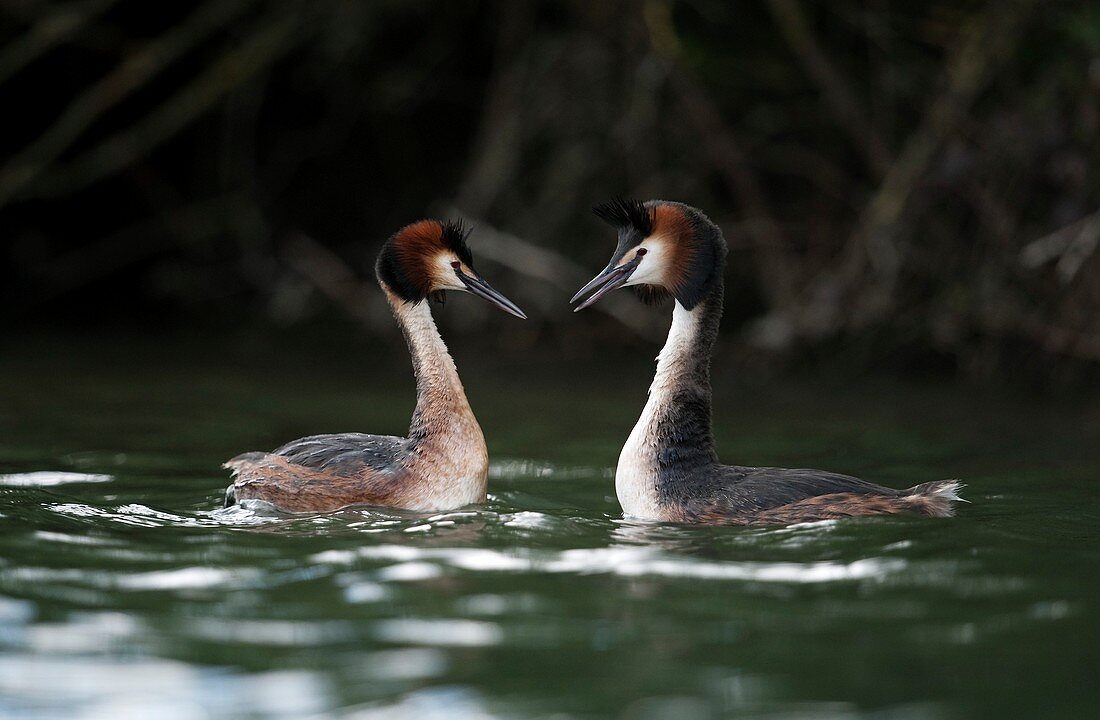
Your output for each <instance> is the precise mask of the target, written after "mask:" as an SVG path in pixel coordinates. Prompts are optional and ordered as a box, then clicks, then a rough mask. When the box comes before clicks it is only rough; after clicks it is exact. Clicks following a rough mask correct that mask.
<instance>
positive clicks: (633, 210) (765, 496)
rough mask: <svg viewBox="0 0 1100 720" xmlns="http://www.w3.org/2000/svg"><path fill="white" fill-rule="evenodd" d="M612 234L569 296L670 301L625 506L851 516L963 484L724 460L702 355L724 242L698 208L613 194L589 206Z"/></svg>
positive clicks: (786, 518) (710, 337) (670, 518)
mask: <svg viewBox="0 0 1100 720" xmlns="http://www.w3.org/2000/svg"><path fill="white" fill-rule="evenodd" d="M595 213H596V215H597V216H599V217H600V218H601V219H603V220H605V221H606V222H608V223H609V224H611V225H612V226H614V227H615V228H616V229H617V230H618V233H619V241H618V245H617V246H616V248H615V252H614V254H613V255H612V256H611V262H610V263H609V264H608V265H607V267H606V268H605V269H604V271H603V272H601V273H600V274H599V275H597V276H596V277H595V278H593V279H592V281H591V282H589V283H588V284H587V285H585V286H584V287H583V288H581V290H580V291H579V292H578V293H577V294H576V295H575V296H574V297H573V300H572V301H571V302H577V301H578V300H581V299H582V298H586V299H584V301H583V302H581V303H580V305H578V306H577V308H576V309H577V310H581V309H583V308H586V307H588V306H589V305H591V304H592V303H594V302H596V301H597V300H599V299H600V298H601V297H603V296H604V295H606V294H607V293H609V292H611V291H612V290H614V289H615V288H619V287H624V286H628V285H634V286H638V291H639V294H641V295H642V296H643V299H647V300H653V299H658V298H660V297H661V296H663V295H671V296H672V297H673V299H674V301H675V309H674V310H673V313H672V327H671V328H670V329H669V333H668V340H667V341H666V342H665V346H664V348H663V349H662V350H661V354H660V355H659V356H658V358H657V372H656V375H655V376H654V378H653V384H652V386H650V388H649V399H648V400H647V402H646V405H645V409H644V410H642V416H641V417H640V418H639V419H638V423H637V424H636V425H635V426H634V430H633V431H632V432H631V433H630V437H629V438H628V439H627V441H626V445H624V446H623V449H622V453H621V454H620V455H619V464H618V467H617V468H616V470H615V492H616V494H617V495H618V496H619V503H620V504H621V505H622V507H623V513H624V514H625V515H629V516H634V517H638V518H642V519H647V520H659V521H666V522H688V523H706V524H725V525H748V524H785V523H794V522H808V521H813V520H825V519H829V518H841V517H851V516H857V515H887V514H893V513H905V512H910V513H918V514H922V515H931V516H936V517H944V516H949V515H951V514H952V506H951V503H952V501H954V500H958V499H959V497H958V491H959V489H960V488H961V487H962V485H961V484H960V483H959V482H958V481H955V480H942V481H937V482H928V483H924V484H922V485H917V486H916V487H912V488H909V489H908V490H895V489H893V488H888V487H882V486H881V485H875V484H873V483H869V482H865V481H863V480H859V479H857V478H854V477H849V476H847V475H839V474H837V473H831V472H825V471H822V470H787V469H782V468H764V467H743V466H740V465H721V464H719V462H718V457H717V455H716V454H715V452H714V439H713V437H712V435H711V411H710V408H711V390H710V361H711V352H712V350H713V349H714V343H715V339H716V338H717V336H718V324H719V321H720V320H721V317H722V292H723V288H722V269H723V266H724V264H725V258H726V242H725V240H724V239H723V238H722V232H721V231H720V230H719V229H718V227H717V226H716V225H715V224H714V223H713V222H711V221H710V219H709V218H707V216H706V215H704V214H703V213H702V212H700V211H699V210H697V209H695V208H693V207H689V206H687V205H683V204H681V203H676V202H665V201H663V200H650V201H648V202H645V203H641V202H637V201H627V200H615V201H613V202H610V203H608V204H606V205H601V206H599V207H597V208H595Z"/></svg>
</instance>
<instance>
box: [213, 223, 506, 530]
mask: <svg viewBox="0 0 1100 720" xmlns="http://www.w3.org/2000/svg"><path fill="white" fill-rule="evenodd" d="M468 234H469V233H468V232H467V231H465V230H464V229H463V228H462V227H461V226H460V225H459V224H457V223H451V224H444V223H440V222H438V221H435V220H424V221H421V222H418V223H414V224H412V225H409V226H408V227H406V228H403V229H402V230H400V231H398V232H397V233H396V234H395V235H394V236H393V237H391V238H390V239H389V240H388V241H387V243H386V244H385V245H384V246H383V248H382V251H381V253H380V255H379V258H378V263H377V265H376V271H377V275H378V281H379V284H380V285H381V286H382V290H383V292H384V293H385V296H386V300H387V301H388V302H389V304H390V307H391V308H392V310H393V314H394V317H395V318H396V319H397V323H398V325H400V327H401V331H402V333H403V335H404V336H405V340H406V342H407V343H408V346H409V351H410V354H411V355H412V359H413V371H414V374H415V375H416V390H417V401H416V409H415V410H414V412H413V417H412V422H411V424H410V427H409V435H408V437H403V438H402V437H394V436H389V435H365V434H362V433H341V434H336V435H313V436H310V437H305V438H301V439H299V440H295V441H293V442H290V443H287V444H286V445H283V446H282V447H280V448H277V449H276V450H273V451H272V452H270V453H263V452H249V453H244V454H242V455H238V456H237V457H235V458H233V459H232V460H230V461H228V462H227V463H225V467H226V468H228V469H230V470H231V471H232V473H233V477H234V480H233V484H232V485H230V486H229V488H228V489H227V490H226V499H225V504H226V506H229V505H232V504H235V503H239V502H241V501H243V500H248V499H256V500H262V501H265V502H268V503H270V504H272V505H274V506H276V507H278V508H280V509H282V510H286V511H291V512H324V511H329V510H337V509H340V508H343V507H348V506H351V505H373V506H382V507H397V508H404V509H409V510H417V511H439V510H448V509H452V508H456V507H461V506H463V505H470V504H473V503H478V502H483V501H484V500H485V492H486V483H487V479H488V471H489V453H488V451H487V449H486V446H485V437H484V435H483V434H482V432H481V427H480V426H479V425H478V422H477V418H475V417H474V413H473V410H471V409H470V404H469V402H468V401H467V399H466V393H465V391H464V389H463V387H462V382H461V381H460V380H459V377H458V371H457V370H456V368H455V364H454V361H453V360H452V359H451V356H450V353H449V352H448V351H447V347H446V345H444V343H443V339H442V338H441V337H440V335H439V331H438V329H437V328H436V325H435V321H434V320H433V318H432V314H431V309H430V308H429V305H428V298H429V296H433V295H434V294H436V293H441V292H443V291H446V290H457V291H462V292H470V293H472V294H475V295H478V296H479V297H482V298H484V299H486V300H488V301H489V302H491V303H492V304H494V305H496V306H498V307H500V308H501V309H502V310H505V311H506V312H508V313H511V314H512V315H516V316H517V317H520V318H523V317H525V316H524V314H523V312H522V311H521V310H520V309H519V308H518V307H516V306H515V304H514V303H512V302H511V301H510V300H508V299H507V298H505V297H504V296H503V295H501V294H500V293H498V292H497V291H496V290H494V289H493V288H492V287H490V286H489V285H488V283H486V282H485V281H484V280H483V279H481V276H480V275H478V274H477V273H476V272H475V271H474V270H473V258H472V257H471V254H470V251H469V249H468V247H467V245H466V239H467V236H468Z"/></svg>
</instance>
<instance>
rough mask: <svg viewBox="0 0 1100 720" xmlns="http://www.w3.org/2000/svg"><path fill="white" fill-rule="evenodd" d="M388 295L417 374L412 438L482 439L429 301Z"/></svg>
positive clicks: (415, 441)
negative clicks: (417, 300)
mask: <svg viewBox="0 0 1100 720" xmlns="http://www.w3.org/2000/svg"><path fill="white" fill-rule="evenodd" d="M386 295H387V298H388V299H389V301H390V306H391V307H392V308H393V314H394V316H395V317H396V318H397V323H398V324H399V325H400V326H401V331H402V333H404V335H405V340H406V342H408V344H409V353H410V354H411V355H412V362H413V372H414V374H415V375H416V409H415V410H414V411H413V416H412V422H411V424H410V425H409V439H410V440H412V441H413V443H414V444H417V443H422V442H424V441H426V440H429V439H432V438H436V437H439V436H442V435H456V434H472V435H476V436H477V438H481V428H480V427H479V426H478V424H477V420H476V419H475V418H474V413H473V410H471V409H470V403H469V401H467V400H466V391H465V390H464V389H463V388H462V381H461V380H459V378H458V370H457V369H456V368H455V363H454V360H452V359H451V354H450V353H449V352H447V346H446V345H444V344H443V338H442V337H440V336H439V330H438V329H437V328H436V326H435V320H434V319H433V318H432V313H431V309H430V308H429V307H428V302H427V301H423V302H419V303H416V304H411V303H407V302H403V301H401V300H400V299H398V298H396V297H394V296H393V295H392V294H390V293H388V292H387V293H386ZM481 442H482V443H484V440H482V441H481Z"/></svg>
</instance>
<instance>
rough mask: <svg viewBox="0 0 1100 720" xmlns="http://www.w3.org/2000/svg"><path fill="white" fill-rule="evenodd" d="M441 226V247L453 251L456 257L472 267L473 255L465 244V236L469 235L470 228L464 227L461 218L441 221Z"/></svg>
mask: <svg viewBox="0 0 1100 720" xmlns="http://www.w3.org/2000/svg"><path fill="white" fill-rule="evenodd" d="M441 225H442V226H443V235H442V241H443V247H445V248H447V249H448V250H451V251H452V252H454V254H455V255H457V256H458V259H459V260H461V261H462V262H464V263H466V265H467V266H468V267H470V268H471V269H473V267H474V256H473V255H472V254H471V253H470V247H469V246H468V245H467V244H466V238H468V237H470V231H471V229H472V228H468V227H466V225H465V223H463V222H462V221H461V220H451V221H449V222H445V223H441Z"/></svg>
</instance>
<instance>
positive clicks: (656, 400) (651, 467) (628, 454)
mask: <svg viewBox="0 0 1100 720" xmlns="http://www.w3.org/2000/svg"><path fill="white" fill-rule="evenodd" d="M696 312H697V310H687V309H685V308H684V307H683V306H682V305H681V304H680V303H679V302H677V303H676V307H675V309H674V310H673V311H672V327H670V328H669V330H668V339H667V340H665V345H664V347H663V348H662V349H661V353H660V355H658V356H657V372H656V374H654V376H653V384H652V385H650V387H649V399H648V400H647V401H646V404H645V408H644V409H643V410H642V415H641V417H639V418H638V422H637V424H636V425H634V429H633V430H632V431H631V432H630V437H628V438H627V440H626V444H625V445H623V449H622V452H621V453H620V454H619V465H618V467H617V468H616V469H615V494H616V495H618V497H619V504H620V505H622V507H623V514H624V515H631V516H634V517H639V518H644V519H647V520H666V519H669V518H668V517H667V510H666V509H664V508H662V507H661V504H660V501H659V496H658V492H657V484H658V482H659V479H658V475H657V424H658V422H659V421H660V419H661V417H662V416H663V415H664V411H665V410H666V408H667V407H668V405H669V403H670V402H671V400H672V395H673V393H674V391H675V387H676V380H677V378H679V377H681V376H682V374H683V366H684V363H685V361H687V360H688V358H689V356H690V353H691V352H692V341H693V339H694V338H695V334H696V332H697V329H698V320H699V318H698V316H697V315H696V314H695V313H696Z"/></svg>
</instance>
